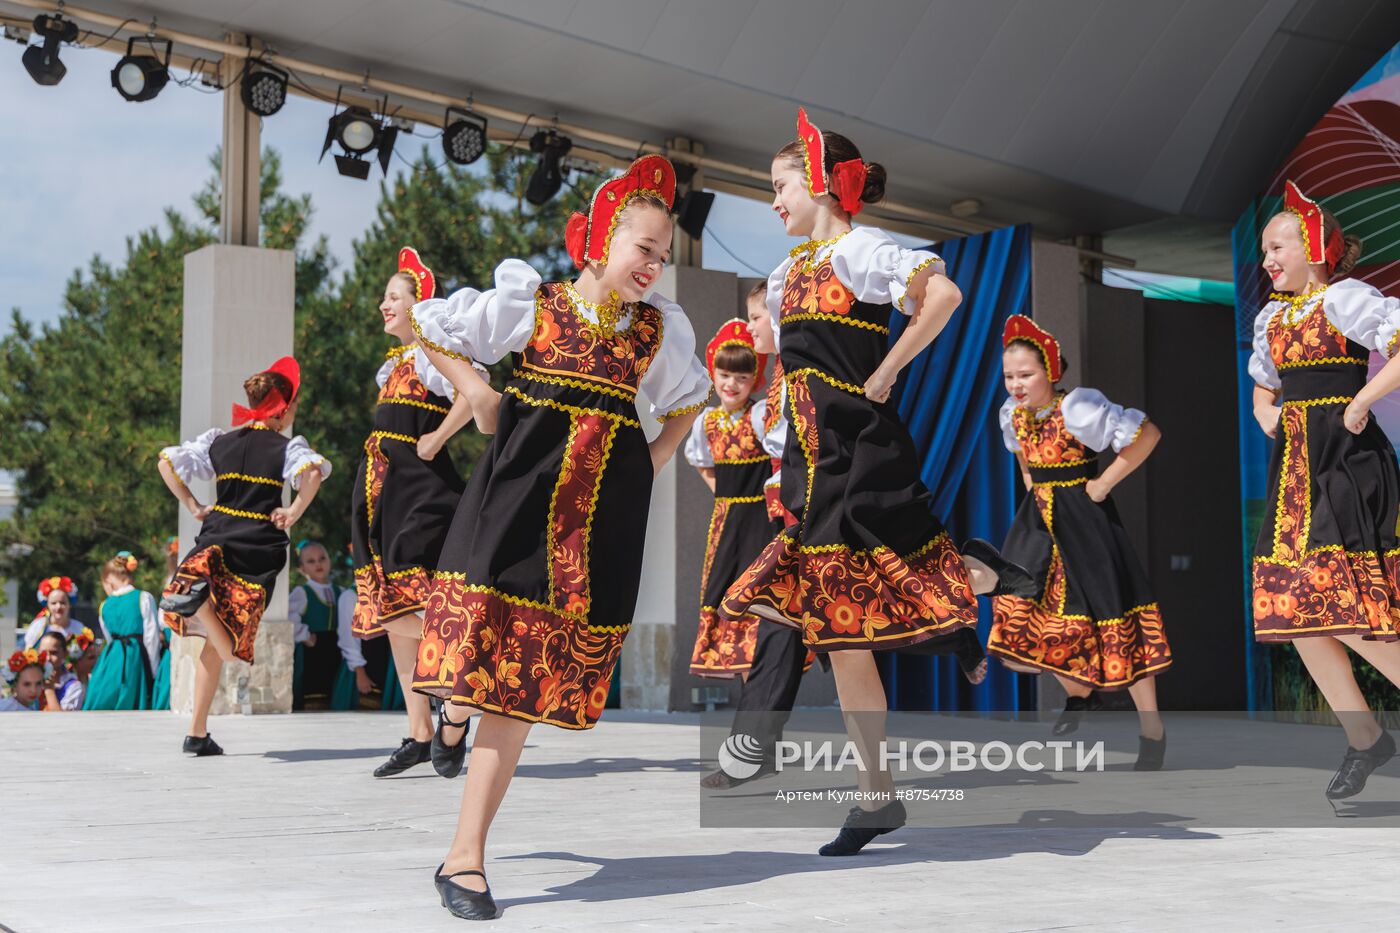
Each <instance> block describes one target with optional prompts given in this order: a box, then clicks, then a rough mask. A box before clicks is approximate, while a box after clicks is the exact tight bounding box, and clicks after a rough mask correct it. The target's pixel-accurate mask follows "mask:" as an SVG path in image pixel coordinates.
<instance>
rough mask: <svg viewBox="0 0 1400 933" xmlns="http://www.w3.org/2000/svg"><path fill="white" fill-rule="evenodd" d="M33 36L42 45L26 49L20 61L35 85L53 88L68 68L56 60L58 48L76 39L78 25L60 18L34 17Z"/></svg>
mask: <svg viewBox="0 0 1400 933" xmlns="http://www.w3.org/2000/svg"><path fill="white" fill-rule="evenodd" d="M34 34H35V35H37V36H39V37H40V38H42V39H43V40H44V43H43V45H31V46H29V47H28V48H26V49H25V50H24V54H23V55H21V56H20V61H22V62H23V63H24V70H25V71H27V72H29V77H31V78H33V79H34V83H35V84H41V85H43V86H44V87H53V86H54V85H55V84H57V83H58V82H60V81H62V80H63V76H64V75H66V74H67V73H68V66H67V65H65V64H63V62H62V61H60V60H59V58H58V47H59V46H60V45H62V44H63V43H65V42H72V41H74V40H75V39H77V38H78V24H77V23H75V22H73V21H72V20H71V19H64V18H63V17H62V16H36V17H34Z"/></svg>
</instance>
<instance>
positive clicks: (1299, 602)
mask: <svg viewBox="0 0 1400 933" xmlns="http://www.w3.org/2000/svg"><path fill="white" fill-rule="evenodd" d="M1283 203H1284V210H1283V211H1282V212H1281V213H1279V214H1276V215H1275V216H1274V217H1273V219H1272V220H1270V221H1269V223H1268V225H1267V226H1265V227H1264V230H1263V233H1262V235H1261V238H1260V239H1261V246H1262V248H1263V255H1264V260H1263V266H1264V271H1265V272H1267V273H1268V274H1269V278H1270V279H1271V280H1272V282H1273V285H1274V288H1275V289H1277V291H1276V292H1275V293H1274V294H1273V295H1272V296H1271V300H1270V301H1269V303H1268V304H1266V305H1265V306H1264V307H1263V309H1262V310H1261V311H1260V312H1259V315H1258V317H1256V318H1255V320H1254V352H1253V353H1252V354H1251V355H1250V359H1249V373H1250V376H1251V377H1253V379H1254V382H1255V386H1254V416H1255V418H1256V419H1257V420H1258V422H1259V426H1260V427H1261V428H1262V429H1263V430H1264V433H1265V434H1268V435H1269V436H1270V437H1272V438H1274V450H1273V456H1272V458H1271V460H1270V462H1269V492H1268V497H1267V498H1266V500H1265V502H1266V503H1267V505H1268V508H1267V510H1266V513H1265V515H1264V521H1263V524H1262V525H1261V526H1260V528H1259V540H1258V542H1257V543H1256V545H1255V551H1254V564H1253V576H1254V581H1253V602H1254V637H1255V638H1256V639H1257V640H1259V641H1263V642H1279V641H1291V642H1293V644H1294V647H1296V648H1297V649H1298V655H1299V656H1300V657H1301V658H1302V659H1303V664H1304V665H1305V666H1306V667H1307V669H1308V674H1309V675H1310V676H1311V677H1312V679H1313V681H1314V683H1316V684H1317V686H1318V689H1319V690H1321V692H1322V695H1323V696H1324V697H1326V699H1327V703H1328V705H1329V706H1331V708H1332V710H1333V711H1334V712H1335V713H1336V714H1337V717H1338V719H1340V720H1341V722H1342V727H1343V728H1344V729H1345V731H1346V735H1347V742H1348V745H1349V747H1348V748H1347V752H1346V756H1345V757H1344V758H1343V760H1342V765H1341V768H1339V769H1338V771H1337V774H1336V776H1335V777H1334V778H1333V779H1332V782H1331V784H1330V785H1329V786H1328V788H1327V796H1328V797H1330V798H1333V799H1339V798H1343V797H1351V796H1354V795H1356V794H1358V793H1360V791H1361V789H1362V788H1363V787H1365V785H1366V778H1367V777H1369V776H1370V774H1371V772H1372V771H1374V770H1375V769H1376V768H1378V767H1380V766H1381V765H1382V764H1384V763H1385V762H1386V761H1388V760H1389V759H1390V758H1391V756H1393V755H1394V754H1395V741H1394V740H1393V739H1392V738H1391V736H1390V734H1389V733H1387V732H1386V731H1385V730H1383V729H1382V728H1381V727H1380V726H1379V725H1378V724H1377V723H1376V721H1375V718H1374V717H1373V716H1372V715H1371V713H1370V710H1369V708H1368V707H1367V705H1366V701H1365V699H1364V698H1363V697H1362V695H1361V690H1360V689H1359V688H1358V687H1357V684H1356V678H1355V676H1354V675H1353V673H1352V667H1351V659H1350V657H1349V656H1348V654H1347V649H1348V648H1350V649H1351V650H1352V651H1355V652H1356V653H1357V654H1359V655H1361V657H1362V658H1364V659H1365V660H1366V661H1368V662H1369V663H1370V664H1371V665H1372V666H1373V667H1374V668H1375V669H1376V670H1378V671H1379V672H1380V673H1381V674H1382V675H1384V676H1385V677H1386V679H1388V680H1389V681H1390V682H1391V683H1393V684H1397V685H1400V644H1395V642H1396V640H1397V638H1400V540H1397V538H1396V528H1395V523H1396V518H1397V509H1398V508H1400V471H1397V469H1396V464H1395V451H1394V450H1393V449H1392V448H1391V445H1390V441H1388V440H1387V439H1386V436H1385V434H1384V433H1382V431H1381V429H1380V427H1379V426H1378V425H1377V424H1376V423H1375V422H1374V421H1373V420H1372V419H1371V418H1370V409H1371V406H1372V405H1374V404H1375V403H1376V402H1377V401H1379V400H1380V399H1381V398H1383V397H1385V396H1386V395H1388V394H1389V393H1391V392H1393V391H1395V389H1396V388H1400V357H1397V356H1396V349H1397V344H1400V300H1396V299H1394V298H1387V297H1384V296H1383V295H1381V294H1380V293H1379V292H1378V291H1376V290H1375V289H1374V288H1372V287H1371V286H1369V285H1366V284H1365V283H1363V282H1359V281H1356V280H1354V279H1347V278H1343V276H1345V275H1346V273H1347V272H1349V271H1350V270H1351V269H1352V268H1353V267H1354V266H1355V265H1356V261H1357V259H1359V258H1360V255H1361V241H1360V240H1358V239H1357V238H1356V237H1354V236H1343V234H1342V229H1341V226H1340V225H1339V224H1338V223H1337V219H1336V218H1335V217H1333V216H1332V214H1331V212H1330V211H1328V210H1327V209H1325V208H1323V207H1321V206H1320V205H1318V204H1316V203H1314V202H1313V201H1310V200H1308V198H1306V197H1305V196H1304V195H1303V193H1302V192H1301V191H1299V190H1298V188H1297V187H1296V186H1295V185H1294V184H1293V183H1292V182H1291V181H1290V182H1287V183H1286V185H1285V186H1284V201H1283ZM1372 350H1375V351H1377V352H1379V353H1381V354H1382V355H1383V356H1386V357H1388V358H1389V362H1387V363H1386V364H1385V366H1383V367H1382V368H1381V370H1380V371H1379V372H1378V373H1376V375H1375V377H1374V378H1373V379H1371V381H1370V382H1367V381H1366V373H1367V360H1368V358H1369V356H1370V353H1371V351H1372Z"/></svg>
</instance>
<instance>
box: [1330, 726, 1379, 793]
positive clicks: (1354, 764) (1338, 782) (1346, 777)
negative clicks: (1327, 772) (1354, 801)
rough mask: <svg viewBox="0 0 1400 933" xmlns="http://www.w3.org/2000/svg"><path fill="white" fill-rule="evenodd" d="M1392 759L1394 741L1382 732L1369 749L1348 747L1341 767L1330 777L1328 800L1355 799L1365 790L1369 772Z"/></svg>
mask: <svg viewBox="0 0 1400 933" xmlns="http://www.w3.org/2000/svg"><path fill="white" fill-rule="evenodd" d="M1394 757H1395V739H1393V738H1392V737H1391V735H1390V733H1389V732H1386V731H1384V730H1382V731H1381V737H1380V738H1378V739H1376V741H1375V744H1374V745H1372V746H1371V747H1370V748H1366V749H1356V748H1352V747H1351V746H1349V745H1348V746H1347V753H1346V757H1344V758H1343V759H1342V766H1341V767H1340V768H1338V769H1337V773H1336V774H1335V775H1334V776H1333V777H1332V783H1331V784H1328V785H1327V797H1328V799H1329V800H1344V799H1346V798H1347V797H1355V796H1356V795H1357V794H1359V793H1361V791H1362V790H1363V789H1365V787H1366V779H1367V778H1369V777H1370V776H1371V772H1373V771H1375V770H1376V769H1377V768H1379V767H1380V766H1381V765H1383V764H1385V763H1386V762H1387V761H1389V760H1390V759H1392V758H1394Z"/></svg>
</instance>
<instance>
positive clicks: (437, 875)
mask: <svg viewBox="0 0 1400 933" xmlns="http://www.w3.org/2000/svg"><path fill="white" fill-rule="evenodd" d="M445 864H446V863H443V865H445ZM443 865H439V866H438V867H437V871H435V872H433V884H435V885H436V886H437V889H438V897H440V898H442V906H444V907H446V908H447V910H448V911H449V912H450V913H451V914H452V916H454V917H458V918H460V919H462V920H495V919H496V899H495V898H493V897H492V896H491V886H490V885H489V884H488V885H487V886H486V890H485V891H473V890H471V889H470V888H464V887H461V886H460V885H455V884H453V883H452V879H453V878H456V877H457V876H458V875H477V876H479V877H480V878H481V880H482V881H485V880H486V872H484V871H477V870H476V869H475V868H469V869H467V870H466V871H454V872H453V873H452V874H450V875H444V874H443V873H442V869H443Z"/></svg>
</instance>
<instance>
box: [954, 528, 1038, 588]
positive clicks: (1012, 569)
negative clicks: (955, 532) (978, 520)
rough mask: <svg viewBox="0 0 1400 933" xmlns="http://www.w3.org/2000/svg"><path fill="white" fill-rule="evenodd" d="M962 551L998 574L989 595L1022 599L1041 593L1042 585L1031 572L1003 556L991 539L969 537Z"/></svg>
mask: <svg viewBox="0 0 1400 933" xmlns="http://www.w3.org/2000/svg"><path fill="white" fill-rule="evenodd" d="M962 553H963V554H964V555H965V556H967V557H971V558H973V559H975V560H980V561H981V562H982V563H984V564H986V565H987V566H988V567H990V568H991V570H992V573H994V574H996V575H997V585H996V587H995V588H993V589H992V591H991V592H990V593H986V594H984V595H987V596H1018V597H1020V598H1021V599H1035V598H1036V597H1037V596H1039V595H1040V585H1039V584H1037V583H1036V582H1035V577H1033V576H1031V572H1030V571H1029V570H1027V569H1026V568H1025V567H1022V566H1021V565H1020V564H1016V563H1012V562H1011V561H1009V560H1007V559H1006V558H1005V557H1002V556H1001V551H998V550H997V549H996V548H995V547H994V546H993V545H992V544H991V542H989V541H983V540H982V539H981V538H968V539H967V540H966V541H964V542H963V546H962Z"/></svg>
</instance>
